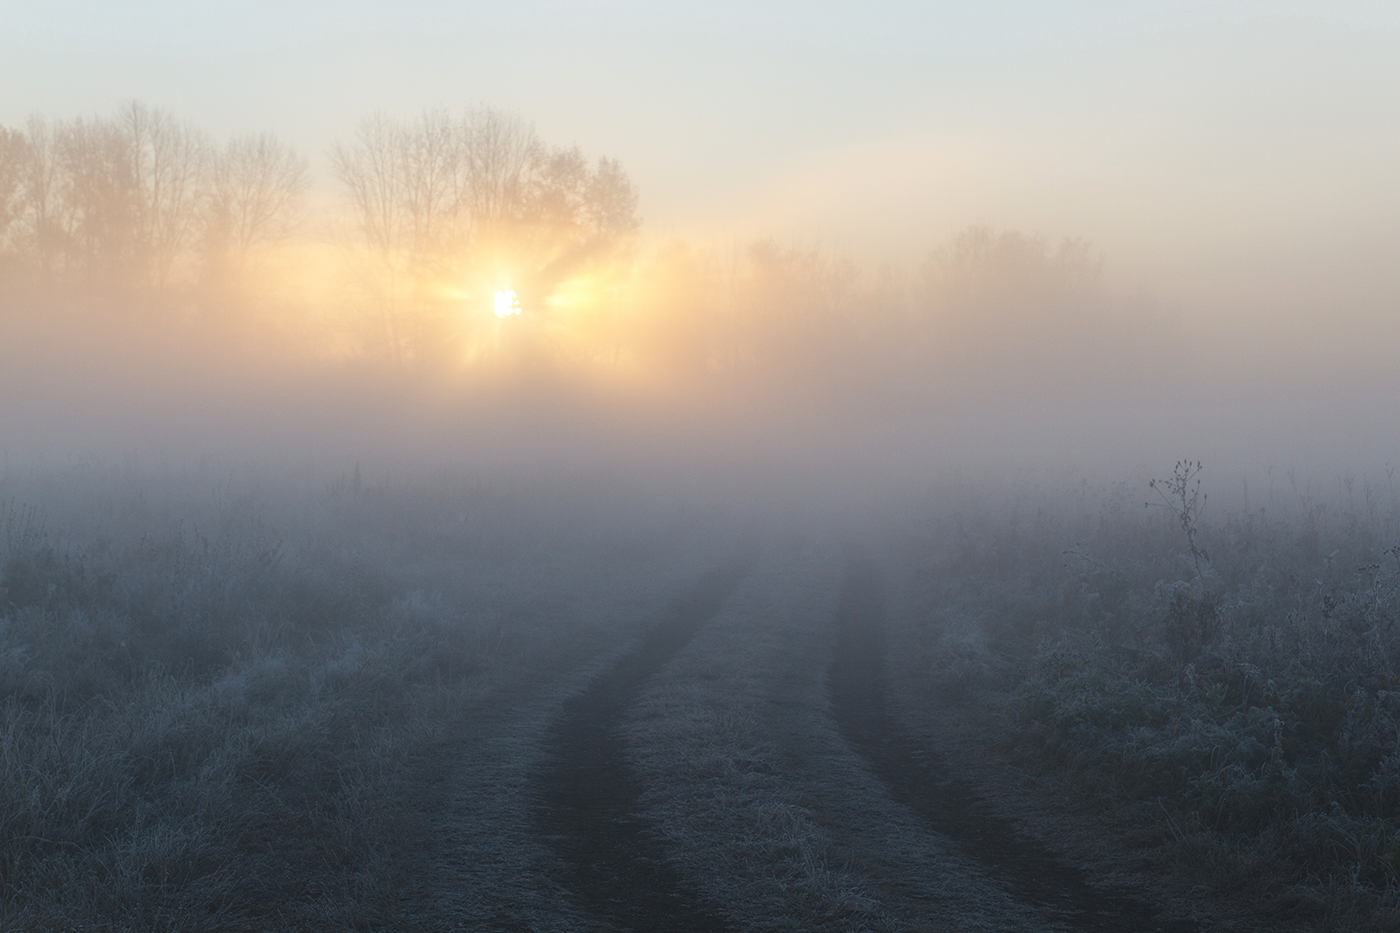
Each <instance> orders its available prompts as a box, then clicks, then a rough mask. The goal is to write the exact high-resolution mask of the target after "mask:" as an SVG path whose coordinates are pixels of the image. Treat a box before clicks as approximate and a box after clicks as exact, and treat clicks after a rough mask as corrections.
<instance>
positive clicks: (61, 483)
mask: <svg viewBox="0 0 1400 933" xmlns="http://www.w3.org/2000/svg"><path fill="white" fill-rule="evenodd" d="M197 479H198V478H197ZM201 482H203V480H202V479H198V481H196V480H191V479H190V478H189V476H188V475H187V476H185V477H183V478H182V477H175V478H173V479H171V478H169V477H167V478H165V480H163V481H162V480H159V479H158V480H157V481H155V482H151V481H150V480H149V477H147V478H146V479H144V480H137V479H134V478H132V477H130V476H127V477H124V478H117V479H114V478H113V477H112V476H110V475H97V476H94V475H91V474H90V473H89V472H86V471H78V472H77V473H76V474H68V475H66V476H54V475H49V474H43V475H40V474H34V475H28V476H20V477H18V478H16V477H15V476H14V475H11V476H9V477H0V494H5V493H8V495H5V496H4V498H5V499H6V500H7V501H8V503H9V504H7V505H6V507H5V510H4V513H3V521H0V928H4V929H55V930H63V929H73V930H77V929H83V930H89V929H91V930H142V931H147V930H181V931H198V930H237V929H259V930H265V929H296V930H306V929H336V930H343V929H356V928H382V927H386V926H390V925H393V924H402V923H403V922H406V921H404V920H403V918H402V917H400V916H399V915H398V909H399V905H400V900H401V897H402V894H403V892H404V891H405V890H406V889H408V888H410V887H411V886H412V885H413V884H414V883H416V882H417V881H420V880H421V879H419V878H414V877H411V875H412V873H413V872H415V871H417V870H420V869H421V868H422V861H423V855H422V853H423V850H424V847H423V840H424V839H425V838H427V837H429V836H430V834H431V833H432V827H431V825H430V821H431V817H432V814H425V813H424V812H422V809H421V806H418V805H416V804H417V803H418V802H421V801H420V798H422V789H421V788H420V787H418V786H417V785H419V784H421V783H422V781H421V777H422V775H421V774H418V773H417V772H416V770H415V769H419V770H421V761H420V759H421V757H422V755H423V754H424V749H428V748H431V747H434V744H433V743H439V744H440V743H441V741H442V740H443V737H444V736H445V735H448V734H450V732H451V730H452V729H453V728H455V723H456V721H457V719H458V718H460V716H461V715H462V711H463V709H464V706H463V703H464V697H465V696H467V695H468V694H471V693H472V692H473V691H480V690H482V689H485V688H486V687H487V686H489V685H490V684H491V683H494V682H500V681H504V680H508V679H510V678H512V677H519V676H520V672H521V671H527V672H528V670H529V666H530V663H531V662H530V660H529V659H530V657H532V656H533V654H534V653H535V652H537V651H540V650H555V649H551V647H550V646H551V645H557V644H558V642H559V641H560V639H567V638H570V637H572V634H573V633H570V632H568V631H563V630H562V628H564V627H565V626H562V625H561V624H560V623H558V621H557V617H558V615H559V613H557V612H556V611H555V607H556V606H558V605H562V604H563V602H564V601H565V600H566V599H567V598H570V595H571V594H573V593H574V592H575V591H577V590H582V589H586V587H585V586H584V585H583V584H582V583H581V582H580V581H584V580H587V579H589V578H590V577H597V576H598V575H599V574H602V575H603V576H604V577H606V574H607V573H608V572H609V571H610V568H612V569H615V568H616V566H618V565H619V564H620V565H624V566H625V565H630V564H636V565H638V566H640V567H646V566H650V565H651V564H650V563H649V562H664V561H666V560H667V559H669V558H670V557H672V556H674V555H673V554H672V553H671V551H669V550H668V548H669V545H668V543H667V539H666V535H665V534H663V533H662V532H661V531H659V530H658V529H659V528H660V527H661V525H663V524H664V523H665V522H666V521H670V518H668V517H662V518H658V519H656V520H654V521H650V522H648V521H644V520H641V519H639V517H638V515H639V513H635V512H627V511H625V510H623V509H619V508H617V507H616V503H608V502H607V501H602V500H603V497H600V496H597V495H595V493H594V492H592V491H586V492H585V493H578V494H575V493H573V492H570V491H569V490H565V491H564V492H562V493H561V492H560V490H559V489H558V488H555V489H553V490H550V489H548V488H544V489H540V490H536V492H538V495H537V496H536V497H535V498H534V499H529V498H527V497H525V496H523V495H518V494H513V493H511V492H510V491H509V489H507V490H506V491H502V490H501V489H500V488H492V487H489V486H483V485H481V484H479V483H474V484H459V485H458V486H452V485H450V484H446V485H443V486H442V487H441V488H417V489H415V488H409V487H404V488H399V489H395V490H390V489H386V488H374V489H371V488H368V487H361V486H360V485H359V484H358V482H355V483H350V482H343V483H336V484H331V486H330V487H325V486H321V487H319V488H318V487H315V486H312V487H310V488H292V487H279V488H268V484H266V483H259V482H255V481H249V482H246V483H244V484H243V485H242V487H239V486H238V484H237V483H221V484H219V485H218V486H217V488H216V489H215V490H214V491H213V492H212V493H211V492H209V491H208V490H207V489H204V490H201V489H200V488H198V487H199V485H200V483H201ZM192 487H195V488H192ZM21 496H23V497H25V498H21ZM26 499H27V500H28V501H39V502H41V503H43V504H42V505H41V506H37V507H30V506H26V505H23V504H21V503H23V502H24V501H26ZM681 562H682V563H684V561H681ZM595 615H596V614H595ZM591 624H596V625H608V624H617V622H616V621H615V620H612V619H610V618H606V617H601V616H600V617H599V618H598V619H596V620H595V622H594V623H591Z"/></svg>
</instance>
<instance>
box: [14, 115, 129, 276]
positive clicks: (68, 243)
mask: <svg viewBox="0 0 1400 933" xmlns="http://www.w3.org/2000/svg"><path fill="white" fill-rule="evenodd" d="M46 142H47V141H46ZM51 142H52V150H49V151H48V152H46V149H47V147H46V146H43V145H40V146H36V147H35V154H36V156H38V155H39V154H40V153H44V154H46V155H47V154H50V153H51V156H52V158H53V159H54V163H55V164H54V165H52V166H51V165H48V164H38V163H37V162H36V164H35V165H34V166H33V168H34V175H35V176H36V177H39V178H43V179H44V181H45V182H46V183H48V184H51V185H52V187H51V188H50V189H49V190H47V191H46V192H44V202H45V203H44V204H43V206H42V209H41V210H40V211H39V213H40V214H41V215H42V219H40V220H39V221H38V224H37V230H36V232H37V235H38V237H39V239H40V241H41V243H42V248H43V249H44V251H45V252H46V253H49V254H50V256H51V257H52V258H53V259H56V260H57V262H58V263H61V269H62V272H63V274H64V276H65V277H67V278H68V279H70V280H74V281H77V280H81V281H85V282H86V283H88V284H90V285H105V284H111V283H123V284H144V283H142V282H140V281H139V280H140V279H143V278H145V276H144V275H143V274H142V273H143V272H144V260H145V259H146V258H147V257H146V256H145V255H144V254H143V253H144V251H143V250H141V249H140V240H141V235H140V227H141V220H140V212H141V204H140V192H139V186H138V181H137V175H136V171H137V164H136V160H135V159H134V158H133V155H132V152H131V147H130V137H129V136H128V135H127V134H126V133H125V132H124V131H123V128H122V127H121V126H120V125H119V124H118V123H116V122H115V121H110V120H100V119H94V120H81V119H79V120H73V121H70V122H68V123H59V124H57V125H56V126H55V127H54V134H53V137H52V139H51ZM133 280H137V281H133Z"/></svg>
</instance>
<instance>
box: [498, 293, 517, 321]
mask: <svg viewBox="0 0 1400 933" xmlns="http://www.w3.org/2000/svg"><path fill="white" fill-rule="evenodd" d="M519 313H520V299H519V297H517V296H516V294H515V292H513V291H511V290H510V289H508V288H507V289H503V290H502V291H499V292H496V317H499V318H504V317H506V316H507V315H510V314H519Z"/></svg>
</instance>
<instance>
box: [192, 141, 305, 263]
mask: <svg viewBox="0 0 1400 933" xmlns="http://www.w3.org/2000/svg"><path fill="white" fill-rule="evenodd" d="M309 183H310V178H309V172H308V169H307V164H306V159H305V157H303V156H301V155H298V154H297V153H296V152H295V151H294V150H293V149H292V148H291V147H289V146H287V145H286V144H284V143H282V142H280V141H279V140H278V139H277V138H276V137H273V136H270V135H268V134H265V133H264V134H260V135H256V136H238V137H235V138H233V139H230V140H229V141H228V143H227V145H225V146H224V148H223V150H222V151H221V152H218V153H216V154H214V155H213V156H212V157H211V159H210V163H209V187H208V205H207V214H206V217H205V242H206V249H207V250H208V251H209V254H210V258H211V260H213V261H215V262H216V263H221V264H231V265H232V266H233V267H234V268H235V269H236V270H238V271H241V270H242V269H243V266H244V263H245V262H246V259H247V255H248V251H249V250H250V249H252V248H253V247H255V246H257V245H259V244H264V243H272V242H276V241H278V240H281V239H284V238H286V237H287V236H289V235H290V234H291V233H292V232H293V230H294V229H295V227H296V225H297V224H298V223H299V222H300V220H301V218H302V215H303V211H304V209H305V202H306V190H307V187H308V185H309Z"/></svg>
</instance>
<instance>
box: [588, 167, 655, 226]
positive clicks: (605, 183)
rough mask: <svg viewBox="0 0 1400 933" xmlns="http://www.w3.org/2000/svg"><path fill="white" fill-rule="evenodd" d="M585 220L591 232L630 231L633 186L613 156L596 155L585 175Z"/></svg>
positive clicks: (633, 220)
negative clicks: (600, 156) (605, 157)
mask: <svg viewBox="0 0 1400 933" xmlns="http://www.w3.org/2000/svg"><path fill="white" fill-rule="evenodd" d="M585 204H586V205H587V215H588V221H589V223H590V225H591V226H592V228H593V231H594V233H595V235H600V236H606V237H617V236H623V235H626V234H630V233H634V232H636V230H637V227H639V226H640V225H641V221H640V220H639V219H638V217H637V188H636V186H635V185H633V184H632V179H630V178H628V177H627V173H626V172H625V171H623V169H622V165H621V163H619V162H618V161H617V160H616V159H599V160H598V166H597V168H595V169H594V170H593V174H592V176H591V177H590V178H589V179H588V189H587V194H586V196H585Z"/></svg>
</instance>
